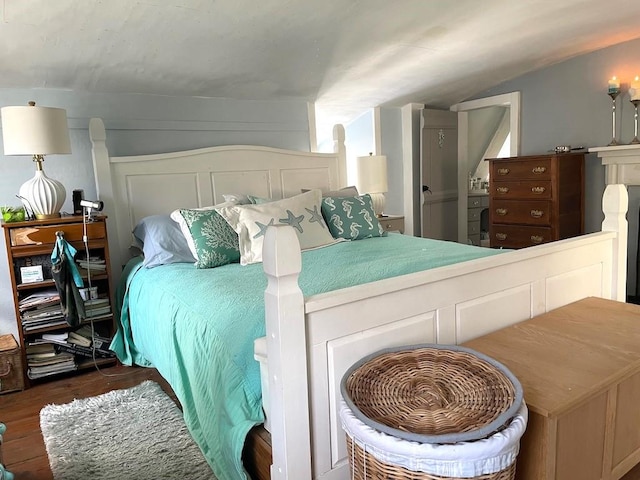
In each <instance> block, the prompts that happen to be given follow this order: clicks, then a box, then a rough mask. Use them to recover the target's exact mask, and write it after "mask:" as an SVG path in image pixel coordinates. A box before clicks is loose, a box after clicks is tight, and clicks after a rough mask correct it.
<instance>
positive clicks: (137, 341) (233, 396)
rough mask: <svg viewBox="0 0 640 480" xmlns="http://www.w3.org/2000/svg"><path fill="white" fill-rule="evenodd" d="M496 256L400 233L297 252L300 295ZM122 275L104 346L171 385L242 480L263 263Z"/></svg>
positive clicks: (196, 431) (210, 445)
mask: <svg viewBox="0 0 640 480" xmlns="http://www.w3.org/2000/svg"><path fill="white" fill-rule="evenodd" d="M499 252H500V251H499V250H491V249H487V248H479V247H471V246H467V245H461V244H457V243H452V242H439V241H435V240H428V239H422V238H415V237H411V236H406V235H399V234H390V235H389V236H387V237H381V238H371V239H366V240H360V241H356V242H342V243H338V244H334V245H332V246H329V247H325V248H320V249H317V250H310V251H306V252H304V253H303V254H302V273H301V275H300V287H301V289H302V291H303V293H304V294H305V295H313V294H317V293H322V292H328V291H332V290H336V289H340V288H344V287H349V286H353V285H358V284H362V283H366V282H371V281H375V280H379V279H383V278H389V277H394V276H398V275H402V274H405V273H411V272H416V271H420V270H425V269H429V268H435V267H439V266H443V265H448V264H452V263H457V262H462V261H466V260H471V259H475V258H480V257H484V256H488V255H494V254H497V253H499ZM124 273H125V274H124V275H123V280H122V282H121V285H120V287H119V292H120V294H121V295H120V297H119V301H118V304H119V306H120V307H121V315H119V321H120V323H119V326H118V331H117V334H116V336H115V338H114V340H113V342H112V345H111V348H112V349H113V350H114V351H115V352H116V354H117V356H118V358H119V359H120V361H121V362H123V363H124V364H127V365H131V364H138V365H142V366H154V367H156V368H157V369H158V371H159V372H160V374H161V375H162V376H163V377H164V378H165V379H166V380H167V381H168V382H169V384H170V385H171V387H172V388H173V390H174V392H175V393H176V395H177V397H178V399H179V400H180V403H181V404H182V408H183V413H184V418H185V422H186V424H187V426H188V427H189V430H190V431H191V434H192V435H193V437H194V439H195V440H196V442H197V443H198V445H199V446H200V448H201V449H202V452H203V453H204V455H205V457H206V458H207V460H208V462H209V464H210V465H211V467H212V469H213V471H214V473H215V474H216V476H217V477H218V478H219V479H220V480H227V479H241V478H245V474H244V470H243V467H242V462H241V453H242V448H243V445H244V441H245V436H246V435H247V433H248V431H249V430H250V429H251V428H252V427H253V426H254V425H257V424H260V423H262V422H263V421H264V417H263V413H262V408H261V393H260V370H259V366H258V362H256V361H255V360H254V358H253V341H254V339H256V338H258V337H261V336H264V335H265V324H264V290H265V288H266V283H267V282H266V278H265V275H264V272H263V270H262V264H254V265H248V266H244V267H242V266H240V265H239V264H232V265H226V266H223V267H218V268H213V269H196V268H195V267H194V266H193V265H192V264H184V263H183V264H173V265H164V266H161V267H156V268H153V269H146V268H141V261H140V260H139V259H134V260H132V261H131V262H129V264H128V265H127V267H126V269H125V272H124ZM125 287H126V288H125Z"/></svg>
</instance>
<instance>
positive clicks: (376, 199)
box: [356, 153, 388, 217]
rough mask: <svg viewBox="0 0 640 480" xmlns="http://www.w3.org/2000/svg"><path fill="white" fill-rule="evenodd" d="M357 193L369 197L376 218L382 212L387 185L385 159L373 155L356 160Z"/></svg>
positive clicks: (381, 156) (382, 156)
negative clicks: (366, 194) (365, 194)
mask: <svg viewBox="0 0 640 480" xmlns="http://www.w3.org/2000/svg"><path fill="white" fill-rule="evenodd" d="M356 170H357V180H356V186H357V188H358V192H360V193H368V194H369V195H371V200H372V202H373V210H374V211H375V213H376V215H377V216H378V217H380V216H382V212H384V204H385V196H384V194H385V193H386V192H387V191H388V185H387V157H385V156H384V155H373V154H372V153H370V154H369V156H366V157H357V158H356Z"/></svg>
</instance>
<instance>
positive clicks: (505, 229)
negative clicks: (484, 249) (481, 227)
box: [489, 223, 557, 248]
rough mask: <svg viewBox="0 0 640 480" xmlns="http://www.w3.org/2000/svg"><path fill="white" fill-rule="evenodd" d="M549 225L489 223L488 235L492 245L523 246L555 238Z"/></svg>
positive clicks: (505, 246)
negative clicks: (531, 225)
mask: <svg viewBox="0 0 640 480" xmlns="http://www.w3.org/2000/svg"><path fill="white" fill-rule="evenodd" d="M556 236H557V235H556V233H555V232H554V230H553V229H552V228H551V227H528V226H521V225H499V224H493V223H492V224H491V226H490V227H489V237H490V239H491V246H492V247H504V248H524V247H530V246H532V245H539V244H541V243H546V242H551V241H553V240H557V238H556Z"/></svg>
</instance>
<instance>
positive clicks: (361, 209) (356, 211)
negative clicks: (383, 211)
mask: <svg viewBox="0 0 640 480" xmlns="http://www.w3.org/2000/svg"><path fill="white" fill-rule="evenodd" d="M322 216H323V217H324V220H325V222H327V226H328V227H329V231H331V235H333V238H346V239H348V240H361V239H363V238H371V237H384V236H386V235H387V232H386V231H385V230H384V228H382V225H380V222H379V221H378V218H377V217H376V214H375V213H374V211H373V203H372V202H371V196H370V195H369V194H365V195H360V196H358V197H327V198H323V199H322Z"/></svg>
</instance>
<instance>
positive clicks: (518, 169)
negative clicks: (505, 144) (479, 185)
mask: <svg viewBox="0 0 640 480" xmlns="http://www.w3.org/2000/svg"><path fill="white" fill-rule="evenodd" d="M490 175H491V176H490V178H491V183H493V182H500V181H503V180H504V181H510V180H528V179H540V180H551V159H550V158H549V157H540V158H531V159H527V160H511V161H510V160H505V161H493V162H491V174H490Z"/></svg>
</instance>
